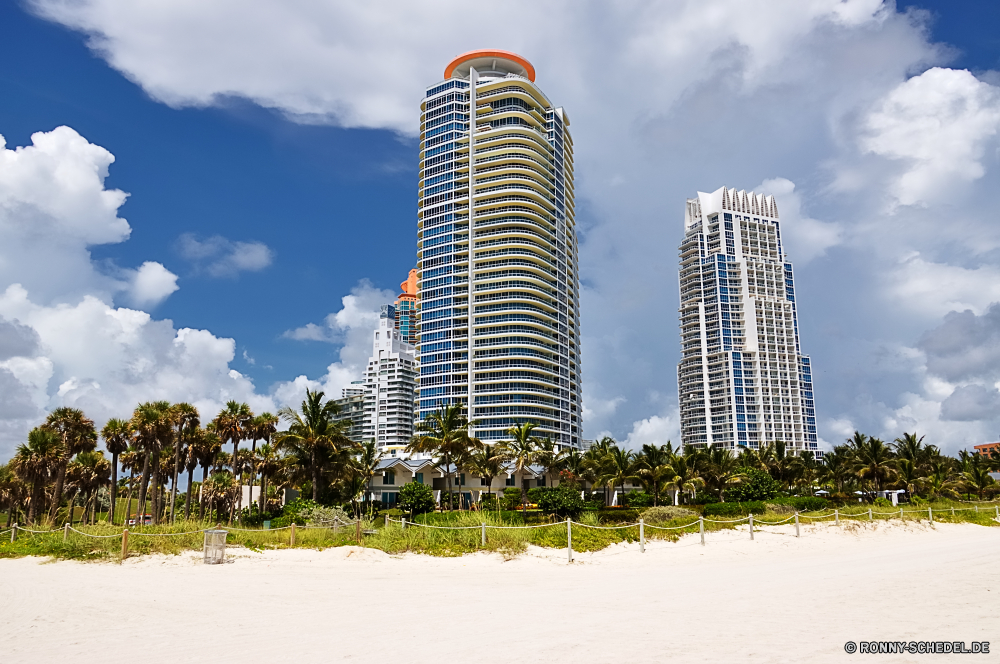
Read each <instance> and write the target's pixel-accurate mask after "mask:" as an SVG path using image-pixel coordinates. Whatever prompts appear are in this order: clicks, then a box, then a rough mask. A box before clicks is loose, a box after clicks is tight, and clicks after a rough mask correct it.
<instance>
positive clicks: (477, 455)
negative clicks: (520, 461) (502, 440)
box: [465, 445, 504, 498]
mask: <svg viewBox="0 0 1000 664" xmlns="http://www.w3.org/2000/svg"><path fill="white" fill-rule="evenodd" d="M503 464H504V457H503V454H501V449H500V446H499V445H485V446H484V447H483V449H481V450H476V451H475V452H473V453H472V454H470V455H469V456H468V458H466V460H465V465H466V467H467V468H468V469H469V470H470V471H471V472H472V473H474V474H476V475H479V476H480V477H481V478H483V479H484V480H486V493H487V495H489V496H490V497H491V498H492V496H493V479H494V478H495V477H497V476H498V475H500V474H501V473H503Z"/></svg>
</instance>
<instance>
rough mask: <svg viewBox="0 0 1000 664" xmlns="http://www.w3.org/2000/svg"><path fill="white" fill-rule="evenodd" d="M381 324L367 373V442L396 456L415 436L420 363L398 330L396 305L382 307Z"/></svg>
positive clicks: (376, 333) (365, 432)
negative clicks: (373, 441) (371, 441)
mask: <svg viewBox="0 0 1000 664" xmlns="http://www.w3.org/2000/svg"><path fill="white" fill-rule="evenodd" d="M378 323H379V324H378V329H376V330H375V331H374V332H373V337H372V356H371V358H370V359H369V360H368V371H367V372H366V373H365V387H364V390H365V402H364V408H365V420H364V439H365V440H375V441H376V443H377V444H378V447H379V449H381V450H384V451H386V452H387V453H389V454H390V455H395V454H398V453H399V452H400V451H401V450H402V449H403V448H404V447H406V445H407V444H408V443H409V442H410V439H411V438H412V437H413V418H414V409H415V406H416V387H417V363H416V358H415V357H414V347H413V345H412V344H408V343H406V342H405V341H403V335H402V333H401V332H400V331H399V330H397V329H396V308H395V307H394V306H393V305H391V304H383V305H382V312H381V314H380V315H379V321H378Z"/></svg>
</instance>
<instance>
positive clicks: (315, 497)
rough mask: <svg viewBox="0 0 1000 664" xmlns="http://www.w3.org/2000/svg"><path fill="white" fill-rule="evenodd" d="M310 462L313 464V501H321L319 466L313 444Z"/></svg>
mask: <svg viewBox="0 0 1000 664" xmlns="http://www.w3.org/2000/svg"><path fill="white" fill-rule="evenodd" d="M309 462H310V464H311V465H312V469H311V470H312V480H313V502H319V466H317V465H316V446H315V445H313V448H312V452H311V453H310V455H309Z"/></svg>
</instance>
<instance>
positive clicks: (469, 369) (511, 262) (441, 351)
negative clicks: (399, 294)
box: [417, 51, 582, 447]
mask: <svg viewBox="0 0 1000 664" xmlns="http://www.w3.org/2000/svg"><path fill="white" fill-rule="evenodd" d="M420 110H421V116H420V190H419V202H418V213H417V217H418V243H417V269H418V270H419V279H420V281H419V300H418V302H419V307H420V309H419V317H420V338H419V342H418V352H419V355H420V403H419V414H420V417H421V418H423V417H426V416H427V415H428V414H429V413H431V412H433V411H435V410H437V409H438V408H440V407H441V406H442V405H445V404H450V403H466V404H470V406H469V410H470V417H471V418H472V419H474V420H476V421H477V426H476V427H475V430H474V432H473V433H474V434H475V435H476V436H478V437H479V438H481V439H482V440H484V441H487V442H496V441H500V440H505V439H508V438H509V435H508V434H507V430H508V429H509V428H510V427H511V426H513V425H516V424H521V423H524V422H534V423H535V424H537V425H538V428H537V429H536V430H535V433H536V435H540V436H548V437H549V438H551V439H552V440H553V442H556V443H558V444H560V445H562V446H574V447H578V446H579V445H580V434H581V414H582V407H581V402H580V380H581V375H580V286H579V274H578V271H577V237H576V227H575V224H574V194H573V142H572V139H571V138H570V133H569V118H568V117H567V116H566V113H565V112H564V111H563V109H561V108H554V107H553V106H552V104H551V103H550V102H549V99H548V97H546V96H545V94H544V93H543V92H542V91H541V89H539V88H538V86H537V85H535V70H534V67H532V66H531V63H529V62H528V61H527V60H525V59H524V58H522V57H520V56H518V55H515V54H513V53H508V52H506V51H473V52H471V53H466V54H464V55H461V56H459V57H457V58H455V60H453V61H452V62H451V63H450V64H449V65H448V67H447V68H446V69H445V72H444V80H443V81H441V82H439V83H436V84H434V85H432V86H431V87H429V88H428V89H427V94H426V96H425V97H424V100H423V102H422V103H421V106H420Z"/></svg>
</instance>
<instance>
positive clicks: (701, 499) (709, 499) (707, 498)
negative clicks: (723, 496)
mask: <svg viewBox="0 0 1000 664" xmlns="http://www.w3.org/2000/svg"><path fill="white" fill-rule="evenodd" d="M718 500H719V496H718V494H716V493H714V492H709V491H699V492H697V493H696V494H694V500H693V501H691V502H693V503H694V504H695V505H708V504H709V503H715V502H718Z"/></svg>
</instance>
